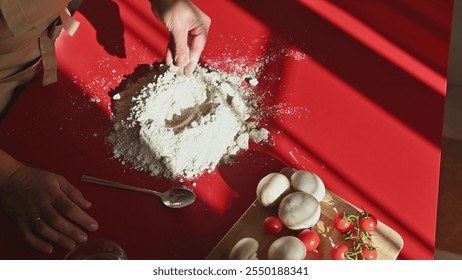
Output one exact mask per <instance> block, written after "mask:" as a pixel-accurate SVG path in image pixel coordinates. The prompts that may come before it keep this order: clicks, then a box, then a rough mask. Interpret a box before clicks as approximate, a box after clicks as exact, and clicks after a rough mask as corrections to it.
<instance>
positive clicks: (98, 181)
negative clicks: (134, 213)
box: [80, 175, 161, 196]
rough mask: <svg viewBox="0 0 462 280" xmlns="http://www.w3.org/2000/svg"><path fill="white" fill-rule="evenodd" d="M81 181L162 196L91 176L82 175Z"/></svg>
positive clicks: (151, 191)
mask: <svg viewBox="0 0 462 280" xmlns="http://www.w3.org/2000/svg"><path fill="white" fill-rule="evenodd" d="M80 180H81V181H83V182H88V183H94V184H99V185H104V186H108V187H113V188H117V189H124V190H130V191H137V192H143V193H149V194H154V195H157V196H161V193H159V192H156V191H153V190H148V189H143V188H137V187H134V186H130V185H125V184H121V183H117V182H112V181H108V180H104V179H100V178H95V177H91V176H87V175H82V177H80Z"/></svg>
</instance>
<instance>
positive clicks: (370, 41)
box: [298, 0, 447, 96]
mask: <svg viewBox="0 0 462 280" xmlns="http://www.w3.org/2000/svg"><path fill="white" fill-rule="evenodd" d="M298 1H299V2H300V3H301V4H302V5H304V6H306V7H308V8H309V9H311V10H313V11H314V12H316V13H317V14H319V15H321V16H322V17H324V18H325V19H327V20H328V21H329V22H331V23H332V24H334V25H335V26H337V27H338V28H340V29H341V30H343V31H344V32H346V33H348V34H349V35H350V36H352V37H354V38H355V39H356V40H358V41H359V42H361V43H362V44H364V45H365V46H367V47H369V48H370V49H372V50H374V51H375V52H376V53H378V54H380V55H381V56H382V57H384V58H386V59H387V60H389V61H390V62H392V63H394V64H395V65H397V66H398V67H400V68H401V69H403V70H404V71H406V72H407V73H409V74H410V75H412V76H413V77H415V78H416V79H418V80H419V81H421V82H422V83H424V84H425V85H427V86H429V87H430V88H432V89H433V90H435V91H436V92H437V93H439V94H440V95H442V96H444V95H445V92H446V82H447V80H446V78H445V77H443V76H441V75H440V74H438V73H437V72H435V71H433V70H432V69H431V68H430V67H428V66H427V65H425V64H424V63H422V62H420V61H419V60H418V59H416V58H415V57H413V56H412V55H410V54H409V53H407V52H406V51H404V50H403V49H401V48H400V47H398V46H397V45H395V44H393V43H392V42H391V41H389V40H388V39H386V38H385V37H383V36H382V35H380V34H379V33H378V32H376V31H374V30H373V29H372V28H370V27H369V26H367V25H366V24H365V23H363V22H362V21H360V20H358V19H357V18H356V17H354V16H352V15H351V14H349V13H348V12H346V11H344V10H342V9H341V8H339V7H337V6H335V5H334V4H332V3H330V2H328V1H319V0H298Z"/></svg>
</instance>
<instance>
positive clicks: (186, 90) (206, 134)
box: [109, 65, 269, 179]
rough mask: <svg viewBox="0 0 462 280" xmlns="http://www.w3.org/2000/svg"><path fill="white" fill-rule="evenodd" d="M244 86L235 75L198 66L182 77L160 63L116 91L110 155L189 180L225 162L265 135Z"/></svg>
mask: <svg viewBox="0 0 462 280" xmlns="http://www.w3.org/2000/svg"><path fill="white" fill-rule="evenodd" d="M249 83H250V84H253V85H255V84H256V83H257V81H256V80H255V79H251V80H250V81H249ZM246 88H247V89H246ZM248 88H249V85H248V84H247V85H245V81H244V79H243V78H241V77H238V76H235V75H230V74H226V73H223V72H219V71H215V70H206V69H204V68H202V67H200V66H198V67H197V68H196V70H195V71H194V73H193V75H191V76H190V77H186V76H179V75H176V74H175V72H174V71H173V70H171V69H169V68H168V67H167V66H165V65H161V66H160V67H159V69H155V70H153V71H152V72H151V73H150V74H149V75H147V76H145V77H143V78H141V79H139V80H138V81H137V82H136V83H135V84H131V85H130V86H129V87H128V88H127V89H126V90H124V91H123V92H120V93H119V94H116V95H115V96H114V100H115V102H116V104H115V112H114V129H113V132H112V134H111V135H110V137H109V140H110V142H111V143H112V145H113V155H114V157H115V158H118V159H119V160H120V161H121V162H122V163H123V164H125V163H126V162H129V163H130V164H131V166H132V167H133V168H135V169H137V170H142V171H146V172H148V173H150V174H151V175H153V176H156V175H161V176H165V177H167V178H171V179H175V178H182V177H184V178H188V179H191V178H194V177H197V176H199V175H201V174H202V173H203V172H204V171H211V170H213V169H214V168H215V167H216V165H217V164H219V163H220V162H225V163H227V162H229V161H230V159H231V158H232V157H234V156H235V155H236V154H237V152H238V151H239V150H246V149H248V147H249V140H253V141H255V142H260V141H266V140H267V139H268V136H269V132H268V131H267V130H266V129H264V128H262V129H259V128H257V126H256V122H255V120H254V119H252V118H251V116H254V115H255V114H254V109H255V107H256V104H255V103H253V101H251V98H250V95H251V94H250V91H249V89H248ZM252 104H253V105H252Z"/></svg>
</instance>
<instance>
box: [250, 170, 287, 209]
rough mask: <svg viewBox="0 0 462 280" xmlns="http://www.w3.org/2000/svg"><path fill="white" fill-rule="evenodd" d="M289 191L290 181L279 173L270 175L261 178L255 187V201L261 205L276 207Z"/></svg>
mask: <svg viewBox="0 0 462 280" xmlns="http://www.w3.org/2000/svg"><path fill="white" fill-rule="evenodd" d="M289 191H290V181H289V179H287V177H286V176H284V175H282V174H280V173H270V174H268V175H266V176H265V177H263V178H262V179H261V180H260V182H258V185H257V200H258V201H259V202H260V203H261V205H263V206H265V207H270V206H273V205H276V204H277V203H278V202H279V201H280V200H281V198H282V197H283V196H284V195H285V194H286V193H287V192H289Z"/></svg>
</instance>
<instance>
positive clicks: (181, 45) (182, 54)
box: [151, 0, 211, 76]
mask: <svg viewBox="0 0 462 280" xmlns="http://www.w3.org/2000/svg"><path fill="white" fill-rule="evenodd" d="M151 3H152V6H153V11H154V13H155V14H156V16H157V17H158V18H159V19H160V20H161V21H162V22H163V23H164V24H165V26H166V27H167V28H168V30H170V32H171V36H170V42H169V44H168V49H167V55H166V63H167V64H172V63H173V64H174V65H175V66H177V67H179V68H180V71H179V73H180V74H181V73H182V71H184V74H185V75H187V76H189V75H191V73H192V72H193V71H194V68H195V67H196V65H197V62H198V61H199V57H200V55H201V53H202V51H203V50H204V47H205V43H206V41H207V34H208V31H209V28H210V23H211V20H210V18H209V17H208V16H207V15H206V14H205V13H203V12H202V11H201V10H200V9H199V8H198V7H196V6H195V5H194V4H193V3H192V2H191V1H189V0H152V1H151Z"/></svg>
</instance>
